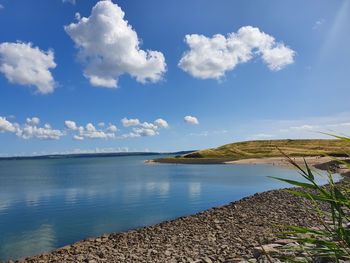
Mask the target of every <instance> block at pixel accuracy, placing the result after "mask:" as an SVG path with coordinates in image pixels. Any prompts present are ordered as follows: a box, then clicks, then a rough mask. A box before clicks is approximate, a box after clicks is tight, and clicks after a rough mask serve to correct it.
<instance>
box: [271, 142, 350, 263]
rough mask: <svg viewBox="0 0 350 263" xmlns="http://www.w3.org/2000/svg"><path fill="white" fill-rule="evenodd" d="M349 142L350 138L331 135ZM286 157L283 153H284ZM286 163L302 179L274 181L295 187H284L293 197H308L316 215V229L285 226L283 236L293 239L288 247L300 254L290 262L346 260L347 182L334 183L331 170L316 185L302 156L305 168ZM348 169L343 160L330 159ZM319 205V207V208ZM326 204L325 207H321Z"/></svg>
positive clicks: (349, 242)
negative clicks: (326, 182)
mask: <svg viewBox="0 0 350 263" xmlns="http://www.w3.org/2000/svg"><path fill="white" fill-rule="evenodd" d="M334 137H336V138H338V139H340V140H343V141H346V142H350V138H347V137H341V136H334ZM285 156H286V155H285ZM286 158H287V159H288V161H289V163H290V164H292V165H293V166H294V167H296V168H297V169H298V171H299V173H300V174H301V176H302V177H303V178H304V179H305V182H304V181H303V182H301V181H294V180H288V179H283V178H277V177H273V178H275V179H277V180H280V181H283V182H286V183H289V184H291V185H294V186H298V187H299V188H296V189H289V190H285V191H287V192H289V193H292V194H294V195H296V196H300V197H302V198H306V199H308V200H310V204H311V206H310V208H311V209H312V210H314V212H316V214H317V218H318V221H319V222H318V223H319V225H320V227H319V228H316V229H315V228H306V227H297V226H287V227H286V229H287V231H285V232H283V236H284V237H287V238H289V239H293V240H294V241H295V242H296V244H298V245H296V246H292V247H290V248H289V250H292V251H294V252H295V253H294V255H296V254H299V255H301V257H298V258H299V259H298V260H296V259H295V258H294V259H293V257H289V258H288V260H289V261H290V262H350V187H349V185H348V183H347V182H345V181H344V182H343V183H341V184H337V183H334V180H333V176H332V173H331V171H329V172H328V184H327V185H325V186H320V185H318V184H317V183H316V181H315V176H314V172H313V171H312V170H311V169H310V167H309V165H308V164H307V163H306V161H305V159H304V164H305V167H302V166H300V165H299V164H297V163H296V162H295V161H293V160H292V159H291V158H290V157H288V156H286ZM333 160H334V161H335V162H338V163H339V164H342V165H344V166H346V167H347V168H348V169H350V163H349V162H346V161H345V160H339V159H333ZM321 207H322V208H321ZM325 207H326V208H325Z"/></svg>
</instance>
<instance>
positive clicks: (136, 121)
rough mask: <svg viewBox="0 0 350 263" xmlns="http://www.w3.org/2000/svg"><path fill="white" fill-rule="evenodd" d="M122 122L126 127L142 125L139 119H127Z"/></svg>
mask: <svg viewBox="0 0 350 263" xmlns="http://www.w3.org/2000/svg"><path fill="white" fill-rule="evenodd" d="M121 122H122V124H123V126H124V127H129V126H137V125H140V121H139V119H128V118H126V117H125V118H123V119H122V120H121Z"/></svg>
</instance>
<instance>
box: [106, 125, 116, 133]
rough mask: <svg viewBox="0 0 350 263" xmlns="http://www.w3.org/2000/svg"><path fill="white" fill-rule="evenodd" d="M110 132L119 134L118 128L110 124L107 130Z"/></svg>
mask: <svg viewBox="0 0 350 263" xmlns="http://www.w3.org/2000/svg"><path fill="white" fill-rule="evenodd" d="M107 131H108V132H117V131H118V128H117V126H115V125H113V124H109V126H108V128H107Z"/></svg>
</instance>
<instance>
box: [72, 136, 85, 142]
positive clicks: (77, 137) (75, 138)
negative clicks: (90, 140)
mask: <svg viewBox="0 0 350 263" xmlns="http://www.w3.org/2000/svg"><path fill="white" fill-rule="evenodd" d="M73 139H74V140H77V141H82V140H84V137H82V136H79V135H74V136H73Z"/></svg>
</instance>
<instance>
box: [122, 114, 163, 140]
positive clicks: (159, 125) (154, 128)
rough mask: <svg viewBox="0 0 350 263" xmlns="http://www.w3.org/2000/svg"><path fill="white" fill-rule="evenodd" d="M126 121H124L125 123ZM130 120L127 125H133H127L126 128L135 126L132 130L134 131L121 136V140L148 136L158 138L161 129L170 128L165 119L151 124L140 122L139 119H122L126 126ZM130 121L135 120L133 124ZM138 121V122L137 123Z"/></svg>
mask: <svg viewBox="0 0 350 263" xmlns="http://www.w3.org/2000/svg"><path fill="white" fill-rule="evenodd" d="M123 120H124V121H123ZM126 120H128V121H129V122H127V124H132V125H127V126H125V125H124V126H125V127H129V126H134V127H133V128H132V131H131V132H129V133H127V134H123V135H122V136H121V138H137V137H145V136H146V137H147V136H156V135H159V130H160V129H164V128H168V127H169V124H168V122H167V121H166V120H164V119H161V118H159V119H156V120H155V121H154V122H153V123H151V122H142V123H141V122H140V121H139V120H138V119H127V118H124V119H122V122H123V124H124V122H125V121H126ZM130 120H134V121H133V122H130ZM136 120H137V121H136Z"/></svg>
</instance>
